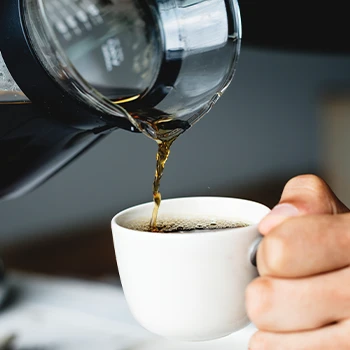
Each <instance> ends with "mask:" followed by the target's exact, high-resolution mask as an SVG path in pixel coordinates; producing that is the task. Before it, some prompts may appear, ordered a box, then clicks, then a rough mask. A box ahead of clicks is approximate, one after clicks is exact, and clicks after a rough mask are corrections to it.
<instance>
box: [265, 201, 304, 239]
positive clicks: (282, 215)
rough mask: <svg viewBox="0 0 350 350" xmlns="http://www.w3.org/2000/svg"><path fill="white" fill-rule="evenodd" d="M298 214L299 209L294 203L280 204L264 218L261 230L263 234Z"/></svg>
mask: <svg viewBox="0 0 350 350" xmlns="http://www.w3.org/2000/svg"><path fill="white" fill-rule="evenodd" d="M298 214H299V210H298V209H297V208H296V207H295V206H294V205H292V204H289V203H282V204H278V205H276V206H275V207H274V208H273V209H272V210H271V212H270V213H269V214H268V215H267V216H265V218H264V219H262V221H261V222H260V224H259V230H260V232H261V233H262V234H264V233H268V232H269V231H271V230H272V229H273V228H274V227H276V226H277V225H279V224H280V223H282V222H283V221H284V220H285V219H287V218H289V217H291V216H297V215H298Z"/></svg>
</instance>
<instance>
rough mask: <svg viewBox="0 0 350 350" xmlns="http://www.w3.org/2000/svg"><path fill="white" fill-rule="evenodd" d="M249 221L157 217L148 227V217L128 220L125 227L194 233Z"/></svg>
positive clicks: (238, 225) (227, 227) (243, 225)
mask: <svg viewBox="0 0 350 350" xmlns="http://www.w3.org/2000/svg"><path fill="white" fill-rule="evenodd" d="M249 225H250V224H249V223H246V222H243V221H238V220H237V221H236V220H227V219H205V218H198V219H196V218H190V219H188V218H177V219H174V218H158V220H157V225H156V226H155V227H150V224H149V219H148V218H147V219H146V218H145V219H139V220H135V221H131V222H129V223H128V224H127V225H126V227H127V228H128V229H131V230H135V231H143V232H158V233H195V232H204V231H213V230H223V229H232V228H239V227H246V226H249Z"/></svg>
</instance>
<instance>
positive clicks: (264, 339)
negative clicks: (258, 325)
mask: <svg viewBox="0 0 350 350" xmlns="http://www.w3.org/2000/svg"><path fill="white" fill-rule="evenodd" d="M281 349H283V350H316V349H317V350H330V349H336V350H349V349H350V323H349V321H346V322H341V323H338V324H334V325H330V326H327V327H324V328H321V329H317V330H313V331H307V332H300V333H287V334H283V333H269V332H263V331H258V332H257V333H255V334H254V335H253V336H252V338H251V339H250V343H249V350H281Z"/></svg>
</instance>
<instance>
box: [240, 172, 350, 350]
mask: <svg viewBox="0 0 350 350" xmlns="http://www.w3.org/2000/svg"><path fill="white" fill-rule="evenodd" d="M259 230H260V232H261V234H263V235H264V236H266V237H265V238H264V239H263V241H262V243H261V245H260V247H259V250H258V253H257V264H258V270H259V274H260V277H258V278H257V279H255V280H254V281H253V282H252V283H251V284H250V285H249V286H248V288H247V291H246V308H247V312H248V315H249V317H250V319H251V321H252V322H253V323H254V324H255V326H256V327H257V328H258V329H259V331H258V332H256V333H255V334H254V335H253V337H252V338H251V341H250V344H249V349H250V350H309V349H310V350H311V349H312V350H316V349H317V350H324V349H327V350H328V349H337V350H349V349H350V267H349V266H350V212H349V209H348V208H346V207H345V205H344V204H342V203H341V202H340V201H339V199H338V198H337V197H336V196H335V194H334V193H333V192H332V191H331V189H330V188H329V186H328V185H327V184H326V183H325V182H324V181H323V180H321V179H320V178H318V177H316V176H314V175H302V176H298V177H295V178H293V179H291V180H290V181H289V182H288V183H287V184H286V186H285V188H284V191H283V194H282V197H281V200H280V203H279V204H278V205H277V206H276V207H275V208H274V209H273V210H272V212H271V213H270V214H269V215H268V216H267V217H265V218H264V219H263V220H262V221H261V223H260V225H259Z"/></svg>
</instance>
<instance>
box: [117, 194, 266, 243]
mask: <svg viewBox="0 0 350 350" xmlns="http://www.w3.org/2000/svg"><path fill="white" fill-rule="evenodd" d="M187 200H203V201H207V200H211V201H212V200H227V201H233V202H244V203H248V204H254V205H257V206H260V207H262V208H265V209H266V215H267V214H268V212H269V211H270V210H271V209H270V208H269V207H268V206H266V205H265V204H262V203H260V202H257V201H254V200H250V199H244V198H238V197H228V196H185V197H172V198H166V199H163V200H162V203H167V202H177V201H187ZM153 203H154V202H153V201H149V202H145V203H141V204H137V205H135V206H132V207H129V208H126V209H123V210H122V211H120V212H119V213H117V214H116V215H114V216H113V218H112V220H111V225H112V229H113V227H115V228H117V227H118V228H120V229H123V230H126V231H127V232H129V233H133V234H143V235H145V234H146V235H150V236H157V237H179V236H181V237H184V236H189V235H191V236H194V235H204V234H205V235H212V234H215V235H217V234H219V233H220V232H228V231H230V230H234V231H235V232H236V231H237V230H239V231H242V230H247V229H249V230H250V229H252V228H254V227H257V226H258V224H257V223H254V224H251V225H248V226H244V227H237V228H231V229H230V228H228V229H217V230H212V232H210V230H203V231H200V230H198V232H193V231H191V232H188V233H186V232H182V233H181V232H172V233H171V234H159V233H158V232H150V231H138V230H134V229H131V228H128V227H125V226H123V225H121V224H119V223H118V219H120V218H121V217H123V216H125V215H127V214H128V213H130V212H132V211H137V210H138V209H140V208H142V207H147V206H150V205H153Z"/></svg>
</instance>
